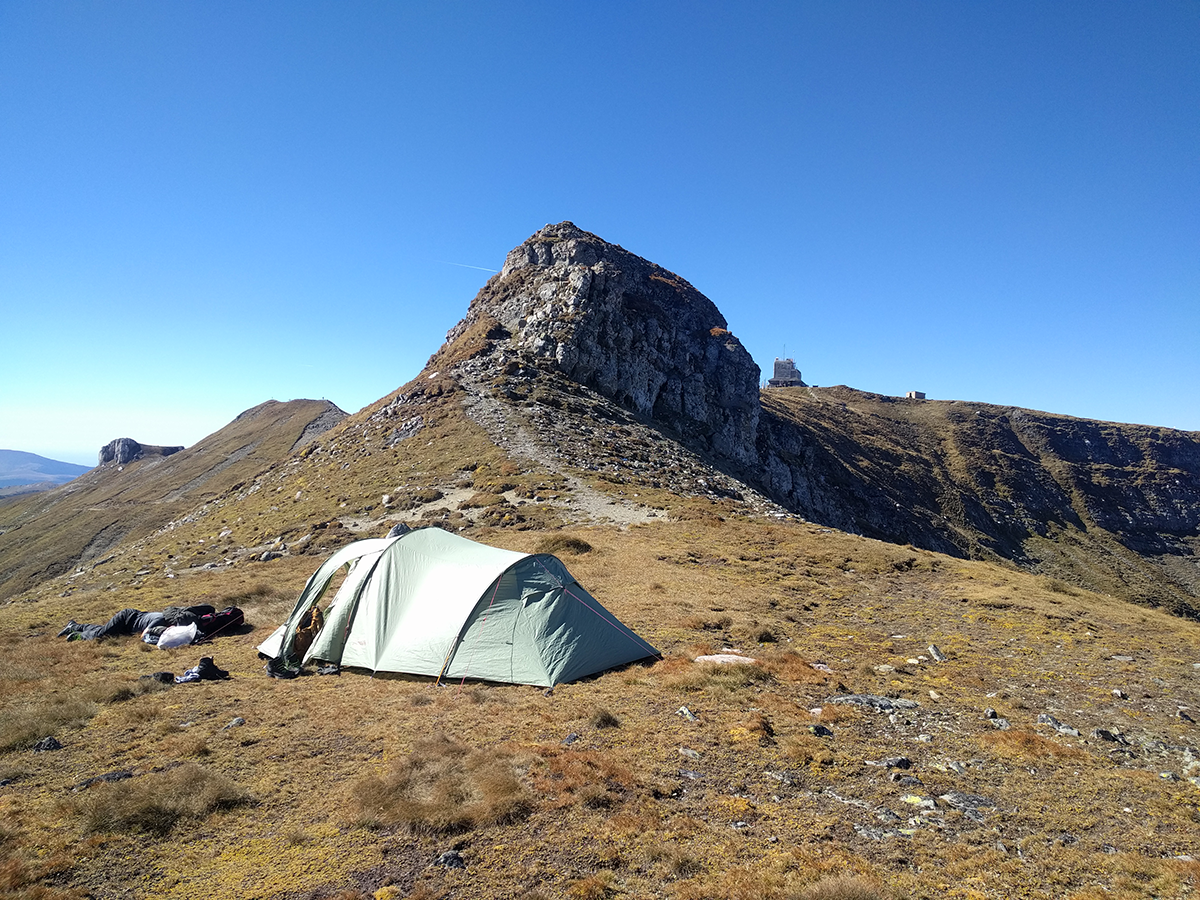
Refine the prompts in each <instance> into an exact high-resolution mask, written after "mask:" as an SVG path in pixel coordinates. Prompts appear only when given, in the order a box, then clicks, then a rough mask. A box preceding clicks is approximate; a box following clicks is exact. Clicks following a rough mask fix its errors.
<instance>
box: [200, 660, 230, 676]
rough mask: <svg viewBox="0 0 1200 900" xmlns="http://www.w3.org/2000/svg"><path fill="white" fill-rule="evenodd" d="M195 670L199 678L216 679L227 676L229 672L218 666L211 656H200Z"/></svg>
mask: <svg viewBox="0 0 1200 900" xmlns="http://www.w3.org/2000/svg"><path fill="white" fill-rule="evenodd" d="M196 671H197V672H198V673H199V675H200V677H201V678H207V679H213V680H216V679H220V678H228V677H229V673H228V672H226V671H225V670H224V669H221V668H218V667H217V664H216V663H214V662H213V661H212V657H211V656H204V657H201V659H200V664H199V665H197V666H196Z"/></svg>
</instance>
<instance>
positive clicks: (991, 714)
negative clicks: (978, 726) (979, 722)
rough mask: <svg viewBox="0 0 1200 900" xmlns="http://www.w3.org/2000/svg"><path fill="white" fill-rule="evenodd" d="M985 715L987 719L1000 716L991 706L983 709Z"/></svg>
mask: <svg viewBox="0 0 1200 900" xmlns="http://www.w3.org/2000/svg"><path fill="white" fill-rule="evenodd" d="M983 717H984V718H985V719H995V718H998V713H997V712H996V711H995V710H994V709H992V708H991V707H990V706H989V707H988V708H987V709H985V710H984V711H983Z"/></svg>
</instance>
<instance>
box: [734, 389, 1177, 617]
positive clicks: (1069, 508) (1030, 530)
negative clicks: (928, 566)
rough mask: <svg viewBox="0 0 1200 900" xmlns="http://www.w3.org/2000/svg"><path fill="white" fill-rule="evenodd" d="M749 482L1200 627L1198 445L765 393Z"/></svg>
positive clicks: (867, 528) (868, 399)
mask: <svg viewBox="0 0 1200 900" xmlns="http://www.w3.org/2000/svg"><path fill="white" fill-rule="evenodd" d="M759 454H760V466H759V468H758V473H759V474H758V476H757V479H756V481H757V484H758V486H759V487H760V489H762V490H763V491H764V492H766V493H767V494H768V495H769V496H771V497H773V498H775V499H776V500H777V501H778V502H780V503H782V504H783V505H785V506H787V507H788V508H790V509H793V510H795V511H797V512H800V513H801V514H803V515H805V516H806V517H807V518H810V519H813V520H814V521H819V522H822V523H824V524H827V525H830V526H833V527H836V528H840V529H843V530H846V531H855V532H859V533H861V534H865V535H867V536H870V537H876V538H880V539H882V540H887V541H892V542H895V543H911V544H913V545H915V546H919V547H924V548H927V549H930V550H938V551H941V552H944V553H950V554H952V555H956V556H976V557H984V558H990V557H994V556H998V557H1001V558H1003V559H1008V560H1011V561H1013V562H1016V563H1018V564H1019V565H1021V566H1023V567H1026V568H1031V569H1034V570H1037V571H1042V572H1045V573H1046V574H1048V575H1053V576H1055V577H1059V578H1062V579H1064V580H1066V581H1070V582H1073V583H1076V584H1081V585H1084V586H1086V587H1089V588H1092V589H1095V590H1101V591H1105V592H1108V593H1112V594H1115V595H1118V596H1124V597H1129V598H1131V599H1135V600H1138V601H1139V602H1143V603H1147V604H1150V605H1155V606H1163V607H1166V608H1169V609H1171V610H1173V611H1175V612H1177V613H1181V614H1183V615H1187V616H1190V617H1196V618H1200V435H1198V434H1195V433H1189V432H1180V431H1173V430H1171V429H1168V428H1154V427H1150V426H1142V425H1122V424H1117V423H1111V422H1095V421H1091V420H1088V419H1076V418H1071V417H1069V416H1058V415H1053V414H1050V413H1040V412H1033V411H1031V410H1024V409H1016V408H1011V407H999V406H991V405H988V404H982V403H966V402H959V401H933V402H925V403H920V404H914V403H910V402H908V401H905V400H901V399H899V398H895V397H883V396H880V395H878V394H867V393H863V392H860V391H853V390H851V389H849V388H827V389H813V390H808V389H791V390H786V391H770V390H768V391H766V392H764V395H763V411H762V414H761V416H760V420H759Z"/></svg>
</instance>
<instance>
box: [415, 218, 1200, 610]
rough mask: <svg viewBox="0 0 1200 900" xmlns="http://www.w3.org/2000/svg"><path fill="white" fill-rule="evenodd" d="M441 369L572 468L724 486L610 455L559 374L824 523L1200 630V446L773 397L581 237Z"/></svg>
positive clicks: (509, 286) (643, 270)
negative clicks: (1104, 598)
mask: <svg viewBox="0 0 1200 900" xmlns="http://www.w3.org/2000/svg"><path fill="white" fill-rule="evenodd" d="M431 364H432V368H431V369H430V373H431V374H427V376H426V377H427V380H428V384H430V385H431V386H434V385H437V384H438V383H439V382H438V381H437V378H438V376H439V374H440V375H441V376H442V377H445V375H446V372H447V371H451V372H457V373H458V382H459V383H460V384H463V385H468V386H469V389H470V390H471V391H478V390H480V389H490V390H492V391H494V392H495V394H496V396H497V397H502V398H507V399H508V400H509V401H511V402H513V403H520V404H523V405H527V406H529V407H530V408H531V409H532V410H533V412H532V413H531V415H532V416H533V417H534V418H535V419H536V418H539V417H541V418H543V419H544V421H542V422H541V423H540V424H539V426H538V429H537V432H538V433H540V434H550V433H554V434H557V435H558V437H557V439H556V444H555V446H556V447H558V448H559V450H560V452H561V453H562V454H564V455H565V456H580V453H578V452H576V451H575V450H572V449H570V448H573V447H574V446H575V444H576V443H580V442H581V441H582V443H583V444H586V445H587V446H588V447H589V448H590V449H588V450H586V452H583V454H582V455H583V456H586V455H587V453H592V454H593V456H595V458H594V459H591V460H590V461H589V460H587V459H580V460H576V462H577V463H578V464H579V466H580V467H581V468H584V469H590V470H603V471H606V472H608V473H609V475H610V477H613V476H617V475H625V474H633V475H636V477H637V478H638V479H640V480H641V481H642V482H643V483H648V484H651V485H670V486H671V488H672V489H673V490H677V491H680V492H683V493H689V492H692V491H694V490H697V489H700V490H702V491H703V492H707V493H711V492H713V491H715V490H716V486H717V485H718V484H719V483H721V482H720V479H714V478H711V477H709V476H700V475H696V474H695V473H694V472H693V471H692V470H693V468H694V467H693V466H691V465H690V464H689V465H687V466H683V465H677V466H676V467H675V469H674V470H672V466H671V465H670V464H667V463H665V462H664V460H667V459H670V460H675V459H682V458H683V457H682V456H680V455H679V454H673V453H670V452H666V453H665V456H664V452H665V451H664V450H663V448H662V446H656V447H654V448H653V449H651V448H650V445H651V444H653V441H649V440H647V441H646V442H645V443H646V449H645V450H643V449H639V447H636V446H633V444H632V443H631V442H632V440H633V439H632V437H631V435H632V434H634V433H635V432H634V431H631V429H630V427H628V426H629V425H630V424H631V423H625V425H623V426H622V431H621V433H622V435H623V438H624V445H623V446H621V447H613V448H612V452H611V453H601V454H599V455H596V453H597V451H596V450H595V447H596V446H597V444H603V443H604V441H603V440H599V441H597V439H596V435H597V433H598V432H597V429H595V428H593V427H591V426H592V425H593V424H594V423H593V422H591V421H587V419H588V416H587V415H586V414H585V415H584V416H583V418H582V419H580V418H579V415H580V414H579V413H578V412H577V410H578V409H580V408H582V407H587V404H586V403H584V402H583V401H582V399H581V398H580V397H571V396H568V395H567V394H564V393H563V392H561V391H559V392H558V393H557V394H556V392H555V390H554V389H552V388H551V387H550V383H549V379H550V378H551V376H553V378H556V379H557V378H565V379H566V380H567V381H569V382H571V383H574V384H575V385H579V386H582V387H584V388H588V389H590V390H591V391H594V392H595V393H596V394H598V395H600V397H602V398H604V399H605V401H610V402H613V403H615V404H617V405H618V406H620V407H622V408H623V409H624V410H626V411H628V412H629V413H631V414H633V416H634V417H636V419H637V420H638V421H639V423H640V424H641V425H644V426H647V427H650V428H654V429H657V430H658V431H659V432H660V433H661V434H662V435H664V436H665V437H666V438H674V439H675V440H677V441H678V442H679V443H680V444H682V445H684V446H685V447H687V448H688V450H689V451H695V452H698V453H700V454H702V456H703V457H704V458H705V459H706V460H707V461H708V464H712V465H715V466H716V467H717V468H719V469H720V470H721V472H722V475H723V476H725V477H726V478H728V479H730V483H731V484H737V483H738V482H740V484H741V485H743V486H745V487H746V488H748V489H749V490H748V491H745V492H744V493H745V494H746V496H749V495H750V493H751V492H757V493H760V494H762V495H765V497H766V498H768V499H769V500H771V501H774V502H775V503H778V504H779V505H780V506H782V507H783V508H785V509H787V510H789V511H790V512H792V513H796V514H799V515H801V516H803V517H805V518H807V519H810V520H812V521H814V522H819V523H821V524H824V525H828V526H831V527H834V528H838V529H841V530H844V531H849V532H853V533H859V534H863V535H867V536H870V537H875V538H879V539H881V540H886V541H889V542H894V543H900V544H905V543H910V544H913V545H914V546H918V547H922V548H925V549H929V550H935V551H939V552H943V553H949V554H952V555H957V556H967V557H980V558H991V559H994V558H1002V559H1007V560H1010V561H1013V562H1015V563H1017V564H1019V565H1022V566H1025V567H1027V568H1031V569H1035V570H1038V571H1042V572H1045V573H1046V574H1049V575H1052V576H1054V577H1057V578H1063V579H1065V580H1067V581H1070V582H1073V583H1076V584H1082V585H1084V586H1087V587H1089V588H1092V589H1095V590H1101V591H1106V592H1110V593H1114V594H1118V595H1120V596H1125V597H1130V598H1132V599H1136V600H1138V601H1139V602H1144V603H1148V604H1152V605H1161V606H1166V607H1169V608H1171V609H1173V610H1175V611H1176V612H1181V613H1183V614H1185V615H1200V564H1198V560H1200V436H1197V435H1194V434H1186V433H1181V432H1173V431H1170V430H1169V429H1155V428H1144V427H1140V426H1133V425H1115V424H1110V423H1100V422H1091V421H1088V420H1081V419H1071V418H1069V417H1065V416H1053V415H1049V414H1044V413H1034V412H1031V411H1028V410H1020V409H1011V408H1003V407H995V406H989V405H986V404H974V403H957V402H945V401H943V402H935V401H929V402H924V403H922V404H921V405H920V407H919V409H920V413H919V414H917V409H918V407H917V406H916V405H914V404H915V402H916V401H911V402H910V401H908V400H904V399H901V398H897V397H883V396H880V395H875V394H866V393H863V392H860V391H854V390H852V389H849V388H828V389H810V388H806V387H804V386H802V384H801V385H800V386H794V387H782V388H777V389H772V390H769V391H766V392H763V393H762V394H761V395H760V392H759V370H758V367H757V366H756V365H755V364H754V362H753V361H752V360H751V358H750V356H749V354H748V353H747V352H746V350H745V348H743V347H742V345H741V344H740V342H738V340H737V339H736V338H735V337H734V336H733V335H732V334H731V333H730V332H729V330H728V326H727V323H726V321H725V319H724V317H723V316H722V315H721V313H720V311H719V310H718V309H717V308H716V306H715V305H714V304H713V303H712V302H711V301H710V300H709V299H708V298H706V297H705V296H704V295H703V294H701V293H700V292H699V291H697V290H696V289H695V288H694V287H692V286H691V285H690V284H688V282H687V281H685V280H684V279H683V278H681V277H679V276H678V275H676V274H674V273H672V272H669V271H667V270H666V269H663V268H661V267H660V266H657V265H655V264H654V263H652V262H648V261H647V260H644V259H641V258H639V257H637V256H635V255H633V254H632V253H629V252H628V251H626V250H624V249H623V248H621V247H619V246H617V245H615V244H610V243H608V242H606V241H604V240H602V239H601V238H599V237H597V236H596V235H594V234H590V233H588V232H586V231H583V230H581V229H579V228H577V227H576V226H575V225H573V224H571V223H570V222H562V223H560V224H557V225H547V226H546V227H545V228H543V229H542V230H540V231H539V232H537V233H536V234H535V235H533V236H532V237H531V238H529V240H527V241H525V242H524V243H523V244H521V245H520V246H519V247H517V248H515V249H514V250H512V252H510V253H509V254H508V257H507V259H506V260H505V263H504V267H503V269H502V270H501V272H500V273H499V274H498V275H496V276H495V277H493V278H492V279H491V280H490V281H489V282H488V283H487V285H486V286H485V287H484V288H483V290H481V291H480V292H479V294H478V296H476V298H475V300H474V301H473V302H472V303H471V306H470V309H469V310H468V313H467V316H466V318H464V319H463V321H462V322H460V323H459V325H457V326H456V327H455V328H454V329H453V330H451V332H450V333H449V335H448V336H447V342H446V345H445V346H444V347H443V348H442V350H441V351H439V354H438V355H436V356H435V357H434V360H431ZM796 381H799V378H798V373H797V378H796ZM489 385H490V387H489ZM438 390H441V388H440V387H439V388H438ZM543 405H545V406H546V409H545V410H543V411H542V412H538V409H539V408H540V407H541V406H543ZM543 412H544V416H543V415H542V413H543ZM596 415H599V413H596ZM581 436H583V438H582V439H581ZM625 470H628V471H625ZM685 472H687V473H690V474H688V475H687V476H686V477H685V475H684V473H685ZM717 493H718V494H720V495H721V496H731V495H733V494H740V493H743V492H742V491H740V490H739V489H738V488H736V487H733V488H722V489H721V491H718V492H717ZM1147 563H1148V564H1149V565H1147Z"/></svg>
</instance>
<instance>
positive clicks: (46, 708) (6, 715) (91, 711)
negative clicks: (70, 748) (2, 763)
mask: <svg viewBox="0 0 1200 900" xmlns="http://www.w3.org/2000/svg"><path fill="white" fill-rule="evenodd" d="M99 708H100V707H99V706H98V705H97V704H96V703H95V702H94V701H92V700H89V699H86V698H84V697H81V696H78V695H75V694H68V695H66V696H61V697H60V696H53V695H52V696H48V697H43V698H38V699H31V700H29V701H27V702H26V703H23V704H21V705H19V706H16V707H9V708H6V709H4V710H3V711H0V751H6V750H17V749H27V748H28V747H31V746H32V745H33V744H35V743H37V742H38V741H39V740H41V739H42V738H47V737H54V736H55V735H57V734H59V733H60V732H61V731H62V730H64V729H67V728H79V727H82V726H83V725H84V724H86V723H87V721H88V720H89V719H91V718H92V717H93V716H94V715H96V713H97V712H98V711H99Z"/></svg>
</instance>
